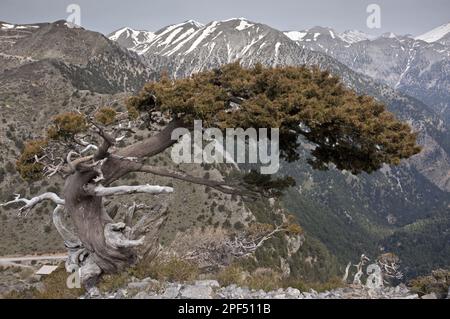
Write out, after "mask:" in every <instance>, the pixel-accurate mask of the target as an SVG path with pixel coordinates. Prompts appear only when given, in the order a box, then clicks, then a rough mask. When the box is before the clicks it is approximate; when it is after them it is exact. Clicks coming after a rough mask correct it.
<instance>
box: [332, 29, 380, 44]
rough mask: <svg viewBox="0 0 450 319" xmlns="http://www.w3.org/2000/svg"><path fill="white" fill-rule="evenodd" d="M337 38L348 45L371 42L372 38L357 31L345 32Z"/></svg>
mask: <svg viewBox="0 0 450 319" xmlns="http://www.w3.org/2000/svg"><path fill="white" fill-rule="evenodd" d="M339 36H340V38H341V39H342V40H343V41H345V42H347V43H349V44H353V43H357V42H361V41H366V40H372V39H373V38H374V37H373V36H371V35H369V34H367V33H364V32H361V31H358V30H347V31H344V32H342V33H341V34H339Z"/></svg>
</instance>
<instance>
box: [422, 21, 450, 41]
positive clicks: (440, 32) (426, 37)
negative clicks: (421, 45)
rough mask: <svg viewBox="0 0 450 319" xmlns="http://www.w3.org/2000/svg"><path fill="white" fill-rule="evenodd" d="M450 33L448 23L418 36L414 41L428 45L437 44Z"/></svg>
mask: <svg viewBox="0 0 450 319" xmlns="http://www.w3.org/2000/svg"><path fill="white" fill-rule="evenodd" d="M449 33H450V23H447V24H444V25H441V26H439V27H437V28H435V29H433V30H431V31H429V32H427V33H424V34H422V35H419V36H418V37H416V38H415V39H416V40H422V41H425V42H428V43H431V42H437V41H439V40H440V39H442V38H443V37H445V36H446V35H447V34H449Z"/></svg>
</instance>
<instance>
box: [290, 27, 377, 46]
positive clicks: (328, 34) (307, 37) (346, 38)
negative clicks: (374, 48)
mask: <svg viewBox="0 0 450 319" xmlns="http://www.w3.org/2000/svg"><path fill="white" fill-rule="evenodd" d="M284 34H285V35H286V36H288V37H289V38H290V39H291V40H293V41H297V42H317V41H320V39H322V40H324V39H332V40H336V41H343V42H346V43H348V44H353V43H357V42H361V41H366V40H371V39H373V36H370V35H368V34H366V33H364V32H361V31H358V30H347V31H345V32H342V33H338V32H336V31H334V30H333V29H331V28H323V27H314V28H311V29H307V30H303V31H287V32H284Z"/></svg>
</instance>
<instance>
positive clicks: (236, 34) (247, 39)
mask: <svg viewBox="0 0 450 319" xmlns="http://www.w3.org/2000/svg"><path fill="white" fill-rule="evenodd" d="M367 38H369V37H368V36H365V35H363V34H360V33H357V32H350V31H349V32H346V33H345V34H342V35H339V34H338V33H336V32H334V31H333V30H331V29H326V28H319V27H318V28H313V29H310V30H307V31H305V32H293V33H292V32H289V33H283V32H281V31H278V30H276V29H273V28H271V27H269V26H267V25H264V24H260V23H255V22H252V21H248V20H246V19H242V18H240V19H230V20H225V21H213V22H210V23H208V24H206V25H204V26H203V25H201V24H198V23H195V22H193V21H187V22H184V23H180V24H175V25H171V26H168V27H166V28H163V29H161V30H158V31H156V32H155V36H154V38H152V40H150V41H149V42H148V43H141V44H140V45H139V46H138V47H139V49H136V48H132V49H133V50H134V51H136V52H139V54H140V55H141V56H142V57H143V59H144V61H145V62H146V63H147V64H148V65H149V66H151V67H152V68H153V69H155V70H159V71H167V72H169V74H171V75H172V76H174V77H184V76H189V75H191V74H193V73H195V72H198V71H201V70H205V69H211V68H214V67H217V66H218V65H221V64H225V63H228V62H232V61H236V60H240V61H241V64H243V65H247V66H251V65H254V64H255V63H257V62H260V63H262V64H264V65H269V66H282V65H304V64H306V65H317V66H319V67H321V68H323V69H328V70H329V71H330V72H332V73H333V74H336V75H338V76H340V77H341V78H343V80H344V82H345V83H346V84H347V85H348V86H350V87H352V88H354V89H355V90H357V91H358V92H360V93H366V94H370V95H372V96H375V97H376V98H378V99H379V100H381V101H383V102H385V103H386V104H387V106H388V108H389V109H390V110H391V111H393V112H394V113H396V114H397V116H398V117H400V118H402V119H403V120H406V121H408V122H410V123H411V124H412V125H413V127H414V128H415V129H416V130H418V131H420V132H421V134H420V143H421V144H422V145H423V147H424V150H423V152H422V153H421V154H420V155H418V156H416V157H415V158H413V159H411V160H409V161H407V162H405V163H404V164H403V165H402V166H400V167H396V168H390V167H386V168H385V169H383V170H382V171H381V172H378V173H376V174H372V175H370V176H369V175H362V176H358V177H355V176H351V175H350V174H347V173H339V172H334V171H332V172H331V173H330V172H327V173H321V172H314V171H312V170H311V169H310V168H309V167H308V166H307V165H306V163H305V162H298V163H295V164H284V165H283V168H282V171H284V172H289V173H291V174H294V175H295V176H296V180H297V183H298V185H299V186H298V187H297V189H295V190H292V191H290V192H289V194H288V195H287V197H286V200H285V201H284V202H285V205H286V206H287V207H288V208H289V209H290V210H291V211H293V212H295V213H296V214H297V215H298V216H299V217H300V220H301V223H302V225H304V226H305V228H306V230H308V231H310V232H311V233H312V234H314V235H315V236H317V237H318V238H319V239H321V240H322V242H324V243H326V244H327V246H328V247H329V248H330V249H331V250H332V252H334V253H335V254H337V255H338V256H339V257H340V258H341V261H343V260H346V259H350V258H355V257H356V256H357V255H358V254H361V253H362V252H364V251H366V250H368V251H371V252H373V253H376V252H379V251H383V250H394V251H395V252H397V253H399V254H400V255H401V257H402V258H403V259H406V260H407V261H406V263H407V264H408V267H409V271H410V272H411V273H414V272H415V271H416V269H417V267H418V266H419V264H420V262H421V261H423V259H420V258H419V257H418V256H416V255H420V254H421V253H417V252H416V253H414V252H412V251H409V250H407V249H406V250H405V249H403V248H399V247H403V246H408V245H409V243H407V242H405V241H404V237H402V238H403V239H402V240H399V241H396V240H394V239H393V238H399V237H396V234H397V232H399V231H400V232H401V231H403V230H405V227H407V225H411V224H414V223H418V222H419V221H421V220H426V221H427V223H428V225H434V226H430V228H431V229H436V227H437V225H442V223H441V222H440V220H441V218H444V220H445V221H448V214H449V209H450V207H449V204H450V202H449V191H450V173H449V172H450V155H449V154H450V145H449V142H448V141H449V140H450V133H449V126H448V124H446V123H445V121H444V119H443V116H442V114H443V112H444V111H445V106H444V107H442V108H437V106H436V104H432V107H430V106H428V105H426V104H424V103H422V102H420V101H419V100H417V99H414V98H411V97H410V96H408V95H406V94H402V93H401V90H400V88H401V87H402V85H403V83H406V82H405V81H406V79H410V78H411V76H410V75H409V74H406V73H405V72H404V71H405V67H406V66H403V64H402V63H401V62H400V61H399V60H400V58H399V60H396V59H391V58H390V59H389V62H386V61H385V60H386V55H389V56H391V55H392V50H394V48H396V50H397V51H399V52H403V51H405V54H404V55H405V56H406V55H407V54H409V53H411V55H412V54H413V53H412V52H410V51H409V50H410V49H411V48H414V49H415V50H416V51H415V52H416V53H415V54H416V55H417V56H416V59H418V60H420V59H422V60H423V59H428V60H426V61H425V62H423V63H416V64H414V65H413V63H412V62H411V63H410V68H411V70H415V71H414V72H419V73H420V74H421V75H424V74H425V73H426V72H433V73H428V75H426V77H427V78H430V77H432V78H433V81H436V83H437V84H436V86H435V87H432V89H431V90H430V89H427V90H428V91H429V92H431V91H433V90H434V92H435V93H436V94H434V93H433V94H434V95H433V96H437V95H439V96H445V95H446V94H447V93H448V90H446V89H445V88H446V85H447V84H446V83H448V75H447V73H446V68H445V67H444V68H443V69H439V72H437V71H436V70H434V67H436V68H437V66H438V65H439V64H435V66H433V67H432V68H431V69H432V70H430V68H428V64H427V63H428V62H429V59H431V57H432V61H437V62H436V63H444V64H446V63H448V61H447V60H448V59H446V57H447V56H448V50H447V49H446V48H445V47H444V46H443V45H442V44H428V43H426V42H423V41H420V42H418V41H416V40H414V39H410V38H406V37H404V38H401V39H398V37H396V36H395V35H393V34H386V35H384V36H383V37H381V38H379V39H375V40H372V41H369V40H368V39H367ZM294 40H295V41H294ZM361 40H362V41H361ZM362 46H367V48H366V47H364V50H366V51H368V52H371V51H370V50H372V51H374V54H373V55H374V56H375V57H378V56H379V60H378V62H377V61H374V60H375V59H374V58H373V57H372V55H367V56H362V55H361V54H360V53H359V51H358V50H363V48H362ZM360 47H361V48H360ZM352 48H360V49H355V52H354V53H353V51H352V50H353V49H352ZM386 48H388V49H389V50H387V49H386ZM443 50H444V51H443ZM397 51H395V52H397ZM441 51H442V52H441ZM339 52H340V53H341V54H342V56H345V57H347V59H348V60H351V58H348V57H349V56H351V57H352V58H353V59H354V58H355V56H357V57H359V56H361V59H360V60H358V59H356V61H362V62H361V63H360V64H358V68H356V64H355V66H352V65H349V66H347V63H346V62H348V61H347V60H345V59H343V58H339V57H340V55H338V54H337V53H339ZM352 54H353V55H352ZM394 56H395V53H394ZM405 59H406V60H408V59H407V58H405ZM340 60H344V61H341V62H339V61H340ZM391 60H392V62H391ZM372 61H374V62H373V63H372ZM381 61H382V62H383V63H384V65H389V66H386V68H385V69H383V67H384V66H383V67H381V68H379V67H378V66H377V63H381ZM411 61H412V60H411ZM414 61H416V60H414ZM405 64H407V61H406V62H405ZM391 69H395V70H396V72H397V73H396V74H398V76H395V75H392V74H391V73H390V72H391V71H390V70H391ZM371 70H374V71H373V72H372V71H371ZM383 70H385V71H383ZM355 71H356V72H355ZM362 71H364V72H362ZM424 72H425V73H424ZM362 73H365V74H369V75H370V76H372V77H374V78H375V80H377V79H379V78H381V77H383V78H385V79H388V80H389V81H388V83H386V84H390V85H392V86H393V88H392V87H390V86H389V85H383V84H380V83H379V82H377V81H374V80H373V79H372V78H370V77H368V76H365V75H363V74H362ZM403 73H404V74H403ZM402 74H403V75H402ZM400 75H402V81H403V82H402V81H400V82H401V83H400V84H398V85H396V84H397V83H398V82H399V79H400ZM424 76H425V75H424ZM446 81H447V82H446ZM425 82H426V81H424V80H423V79H422V78H420V77H419V78H417V80H415V83H416V84H417V86H419V87H422V86H424V87H427V86H430V84H429V83H428V84H427V83H425ZM395 87H397V89H398V91H396V90H395ZM410 87H411V88H412V86H411V85H410ZM405 90H406V89H405ZM412 90H414V91H415V92H418V91H420V90H421V89H418V88H416V87H414V88H412ZM429 92H428V93H429ZM427 101H429V100H427ZM442 101H448V100H445V98H442ZM305 155H306V154H305ZM444 225H446V226H444V229H443V231H442V232H439V233H434V235H433V238H432V239H431V243H433V244H434V245H432V244H430V245H431V246H432V247H429V249H430V251H433V253H434V254H435V255H439V256H441V253H442V248H443V246H442V245H444V246H445V244H444V243H445V242H448V236H449V230H448V223H447V222H446V223H444ZM419 228H420V227H419ZM430 228H428V230H426V231H425V230H424V229H425V228H421V229H422V231H424V232H428V231H430ZM405 231H406V232H408V230H405ZM418 232H420V230H418ZM355 238H358V239H355ZM426 238H428V239H430V238H429V236H428V237H426ZM445 247H446V246H445ZM432 258H433V257H432ZM438 259H439V261H438V262H437V263H438V264H440V265H442V264H444V265H445V264H447V265H448V262H449V261H448V260H442V259H440V257H439V258H438ZM444 259H446V258H444ZM415 260H417V261H418V262H415ZM419 260H421V261H419ZM426 267H428V266H425V268H426ZM422 270H423V269H421V271H422Z"/></svg>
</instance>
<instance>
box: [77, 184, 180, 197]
mask: <svg viewBox="0 0 450 319" xmlns="http://www.w3.org/2000/svg"><path fill="white" fill-rule="evenodd" d="M83 188H84V191H85V192H86V193H87V194H89V195H91V196H114V195H127V194H138V193H145V194H153V195H158V194H168V193H172V192H173V188H172V187H166V186H152V185H148V184H147V185H138V186H115V187H104V186H102V185H94V184H87V185H85V186H84V187H83Z"/></svg>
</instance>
